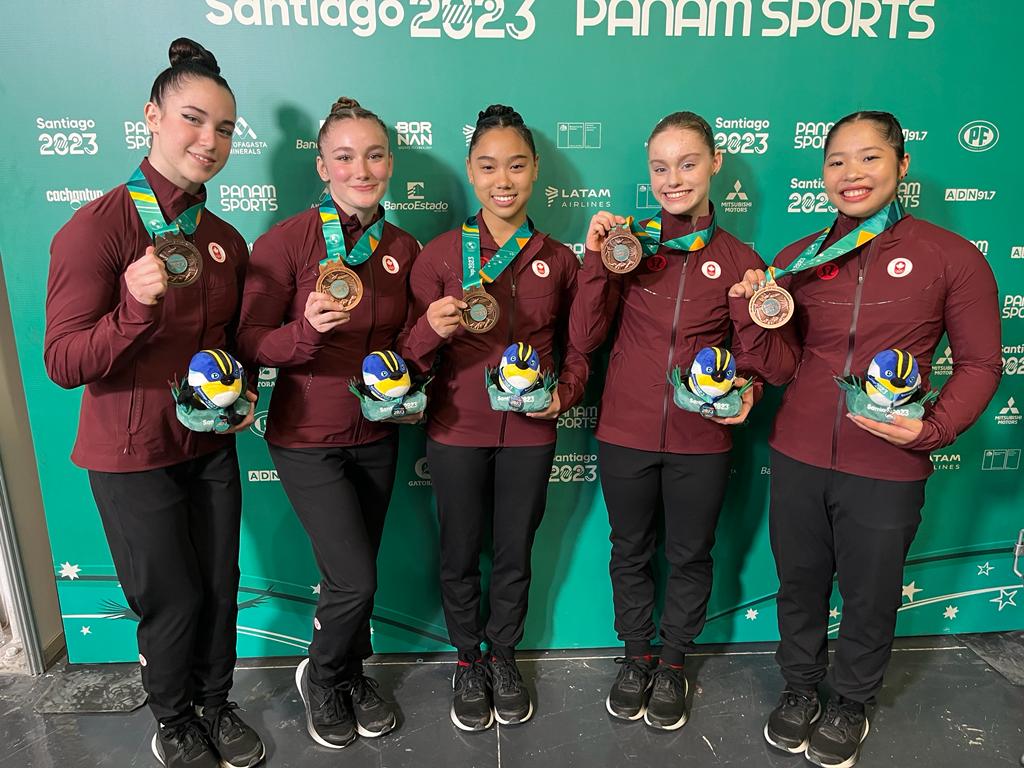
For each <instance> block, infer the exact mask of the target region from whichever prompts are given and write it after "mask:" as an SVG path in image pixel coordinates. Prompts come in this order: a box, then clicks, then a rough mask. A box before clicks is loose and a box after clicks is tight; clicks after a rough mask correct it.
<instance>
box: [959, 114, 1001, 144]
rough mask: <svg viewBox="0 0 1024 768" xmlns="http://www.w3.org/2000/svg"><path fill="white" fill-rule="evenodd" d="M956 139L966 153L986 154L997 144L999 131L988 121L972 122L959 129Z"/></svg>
mask: <svg viewBox="0 0 1024 768" xmlns="http://www.w3.org/2000/svg"><path fill="white" fill-rule="evenodd" d="M957 139H959V141H960V146H961V147H963V148H964V149H966V150H967V151H968V152H986V151H988V150H990V149H992V147H994V146H995V145H996V144H998V143H999V129H998V128H996V126H995V123H990V122H989V121H988V120H972V121H971V122H969V123H967V125H965V126H964V127H963V128H961V129H960V132H959V133H958V134H957Z"/></svg>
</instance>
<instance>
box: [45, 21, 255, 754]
mask: <svg viewBox="0 0 1024 768" xmlns="http://www.w3.org/2000/svg"><path fill="white" fill-rule="evenodd" d="M170 64H171V65H170V67H168V68H167V69H165V70H164V71H163V72H161V73H160V75H159V76H158V77H157V78H156V82H154V83H153V89H152V92H151V94H150V98H149V102H148V103H147V104H146V107H145V116H146V125H147V127H148V128H149V130H150V132H151V133H152V136H153V143H152V149H151V150H150V153H149V156H148V157H147V158H146V159H144V160H143V161H142V163H141V164H140V166H139V167H138V169H137V170H136V171H135V173H134V174H133V175H132V177H131V178H130V179H129V180H128V183H127V184H126V185H122V186H118V187H116V188H115V189H113V190H112V191H110V192H108V193H107V194H105V195H103V196H102V197H101V198H99V199H98V200H96V201H95V202H92V203H90V204H88V205H86V206H84V207H82V208H81V209H79V210H78V211H77V212H76V213H75V215H74V216H73V217H72V219H71V221H69V222H68V223H67V224H66V225H65V226H64V227H63V228H62V229H61V230H60V231H59V232H58V233H57V235H56V237H54V239H53V244H52V246H51V259H50V276H49V282H48V286H47V298H46V338H45V342H44V359H45V363H46V370H47V373H48V374H49V376H50V378H51V379H53V380H54V381H55V382H56V383H57V384H59V385H60V386H62V387H65V388H68V389H71V388H76V387H80V386H84V387H85V393H84V394H83V396H82V411H81V418H80V421H79V428H78V437H77V439H76V441H75V447H74V450H73V452H72V454H71V459H72V461H74V462H75V463H76V464H77V465H78V466H80V467H83V468H85V469H87V470H88V471H89V482H90V485H91V486H92V491H93V496H94V498H95V500H96V506H97V507H98V508H99V513H100V518H101V519H102V521H103V528H104V530H105V532H106V535H107V541H108V543H109V544H110V551H111V555H112V556H113V559H114V566H115V568H116V570H117V577H118V579H119V581H120V583H121V588H122V589H123V590H124V594H125V598H126V599H127V601H128V606H129V608H130V609H131V611H132V613H134V614H135V616H136V617H137V618H138V620H139V625H138V644H139V661H140V663H141V664H142V684H143V686H144V687H145V689H146V693H147V694H148V696H149V707H150V709H151V710H152V711H153V714H154V716H155V717H156V719H157V721H158V724H159V727H158V729H157V732H156V734H155V735H154V736H153V741H152V749H153V753H154V755H155V756H156V757H157V759H158V760H159V761H160V762H161V763H163V764H164V765H167V766H175V767H177V766H182V767H184V766H188V768H217V767H218V766H228V767H229V768H248V767H249V766H254V765H256V764H257V763H259V762H260V761H262V760H263V756H264V747H263V743H262V741H261V740H260V738H259V736H258V735H257V734H256V732H255V731H253V730H252V728H250V727H249V726H248V725H246V724H245V722H243V721H242V719H241V718H240V717H239V715H238V712H237V711H236V710H237V706H236V705H235V704H234V703H233V702H230V701H228V694H229V692H230V690H231V682H232V672H233V669H234V665H235V619H236V616H237V613H238V604H237V593H238V538H239V525H240V520H241V511H242V495H241V486H240V482H239V477H238V458H237V456H236V454H235V440H234V433H235V432H239V431H241V430H243V429H246V428H247V427H248V426H249V425H250V424H251V423H252V415H251V414H252V412H253V410H254V409H252V408H251V409H250V411H249V413H250V415H249V416H248V417H247V418H246V419H245V420H244V421H242V422H241V423H239V424H237V425H236V426H234V427H233V428H231V429H229V430H228V431H227V432H224V433H213V432H194V431H191V430H189V429H186V428H185V427H184V426H183V425H182V424H181V423H179V421H178V420H177V418H176V415H175V402H174V399H173V398H172V397H171V395H170V393H169V392H168V388H167V382H168V380H172V379H174V380H177V378H178V377H180V376H181V375H182V374H183V373H184V372H185V371H187V370H188V368H189V361H190V359H191V357H192V356H193V355H194V354H195V353H196V352H197V350H199V349H203V348H219V349H232V348H234V346H235V339H234V333H233V328H234V327H235V326H236V324H237V321H238V310H239V305H240V302H241V293H242V286H243V281H244V276H245V269H246V264H247V262H248V258H249V253H248V249H247V248H246V244H245V240H243V239H242V237H241V235H239V234H238V232H237V231H236V230H235V229H234V228H233V227H232V226H230V225H229V224H227V223H226V222H224V221H222V220H221V219H219V218H218V217H217V216H216V215H215V214H213V213H212V212H211V211H209V210H207V209H206V208H205V203H206V187H205V184H206V182H208V181H210V180H211V179H212V178H213V177H214V176H215V175H216V174H217V173H218V172H219V171H220V170H221V169H222V168H223V167H224V164H225V163H226V162H227V160H228V154H229V153H230V151H231V136H232V134H233V133H234V128H235V98H234V95H233V94H232V93H231V89H230V88H229V87H228V84H227V82H226V81H225V80H224V78H223V77H221V75H220V68H219V67H218V66H217V60H216V59H215V58H214V56H213V54H212V53H210V52H209V51H207V50H206V49H205V48H203V47H202V46H201V45H199V44H198V43H195V42H193V41H191V40H188V39H185V38H181V39H178V40H175V41H174V42H173V43H172V44H171V48H170ZM167 242H171V243H174V245H172V247H171V248H166V247H165V245H166V243H167ZM154 245H156V248H154ZM250 380H251V379H250ZM246 397H247V398H248V399H249V400H250V402H252V403H255V400H256V395H255V394H254V393H252V392H248V393H246Z"/></svg>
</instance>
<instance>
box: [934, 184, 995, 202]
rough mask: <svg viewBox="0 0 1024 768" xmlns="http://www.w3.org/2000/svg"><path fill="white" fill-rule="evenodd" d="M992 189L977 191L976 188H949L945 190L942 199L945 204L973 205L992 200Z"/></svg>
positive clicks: (993, 193) (993, 194)
mask: <svg viewBox="0 0 1024 768" xmlns="http://www.w3.org/2000/svg"><path fill="white" fill-rule="evenodd" d="M995 196H996V191H995V190H994V189H977V188H976V187H951V188H947V189H946V196H945V198H943V199H944V200H945V201H946V202H947V203H974V202H977V201H979V200H994V199H995Z"/></svg>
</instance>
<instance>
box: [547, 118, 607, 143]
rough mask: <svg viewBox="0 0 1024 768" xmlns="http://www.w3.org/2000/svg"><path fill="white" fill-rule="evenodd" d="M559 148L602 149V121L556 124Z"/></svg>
mask: <svg viewBox="0 0 1024 768" xmlns="http://www.w3.org/2000/svg"><path fill="white" fill-rule="evenodd" d="M555 135H556V136H557V139H556V141H557V146H558V149H600V148H601V123H597V122H563V123H558V124H557V125H556V126H555Z"/></svg>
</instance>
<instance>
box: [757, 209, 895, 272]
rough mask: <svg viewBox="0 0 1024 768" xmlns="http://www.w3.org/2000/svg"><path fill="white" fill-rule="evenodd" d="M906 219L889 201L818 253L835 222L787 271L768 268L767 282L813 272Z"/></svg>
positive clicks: (780, 268)
mask: <svg viewBox="0 0 1024 768" xmlns="http://www.w3.org/2000/svg"><path fill="white" fill-rule="evenodd" d="M906 215H907V214H906V212H905V211H904V210H903V206H902V205H900V202H899V200H893V201H892V202H891V203H889V205H887V206H885V208H882V209H881V210H880V211H878V212H877V213H875V215H874V216H870V217H869V218H867V219H865V220H864V221H863V222H861V224H860V226H858V227H856V228H855V229H854V230H853V231H852V232H850V233H849V234H847V235H844V236H843V237H841V238H840V239H839V240H837V241H836V242H835V243H833V244H832V245H830V246H829V247H828V248H826V249H825V250H824V251H821V250H820V249H821V246H822V244H823V243H824V242H825V240H827V239H828V235H829V233H830V232H831V231H832V230H833V229H834V228H835V226H836V222H837V221H838V220H839V219H838V218H837V219H836V221H834V222H832V224H831V225H830V226H829V227H828V228H826V229H825V230H824V231H823V232H822V233H821V234H820V235H818V238H817V239H816V240H815V241H814V242H813V243H811V244H810V245H809V246H807V247H806V248H804V250H803V253H801V254H800V255H799V256H797V257H796V258H795V259H793V262H792V263H791V264H790V265H789V266H788V267H784V268H782V267H768V270H767V272H768V275H769V281H772V280H775V279H777V278H779V277H782V276H783V275H788V274H790V273H793V272H803V271H804V270H805V269H813V268H814V267H816V266H818V265H819V264H824V263H825V262H827V261H834V260H835V259H838V258H839V257H840V256H844V255H845V254H847V253H849V252H850V251H852V250H854V249H855V248H860V247H861V246H862V245H864V244H865V243H867V242H870V241H871V240H874V239H875V238H876V237H878V236H879V235H880V234H882V233H883V232H884V231H885V230H887V229H889V227H891V226H893V225H894V224H895V223H896V222H898V221H899V220H900V219H902V218H903V217H904V216H906ZM819 251H820V253H819Z"/></svg>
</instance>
